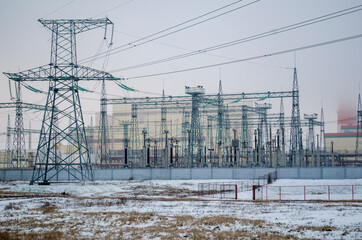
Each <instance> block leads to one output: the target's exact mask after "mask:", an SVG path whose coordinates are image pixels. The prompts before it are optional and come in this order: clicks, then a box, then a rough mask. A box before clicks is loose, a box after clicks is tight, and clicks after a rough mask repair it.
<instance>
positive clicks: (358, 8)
mask: <svg viewBox="0 0 362 240" xmlns="http://www.w3.org/2000/svg"><path fill="white" fill-rule="evenodd" d="M361 10H362V5H358V6H355V7H351V8H347V9H344V10H340V11H337V12H333V13H330V14H327V15H323V16H320V17H316V18H312V19H309V20H305V21H302V22H298V23H294V24H291V25H288V26H284V27H280V28H277V29H274V30H270V31H267V32H263V33H259V34H256V35H252V36H249V37H244V38H241V39H238V40H234V41H231V42H226V43H222V44H219V45H215V46H212V47H208V48H204V49H200V50H196V51H192V52H189V53H185V54H180V55H176V56H173V57H168V58H163V59H159V60H156V61H151V62H146V63H142V64H137V65H133V66H129V67H124V68H118V69H114V70H111V71H109V72H118V71H124V70H130V69H135V68H141V67H146V66H150V65H155V64H160V63H164V62H168V61H173V60H177V59H181V58H185V57H190V56H194V55H198V54H204V53H207V52H210V51H215V50H218V49H222V48H226V47H231V46H235V45H237V44H241V43H245V42H250V41H254V40H257V39H261V38H265V37H269V36H272V35H276V34H280V33H283V32H287V31H291V30H294V29H298V28H301V27H306V26H310V25H312V24H316V23H320V22H324V21H327V20H330V19H334V18H337V17H341V16H345V15H347V14H351V13H355V12H358V11H361Z"/></svg>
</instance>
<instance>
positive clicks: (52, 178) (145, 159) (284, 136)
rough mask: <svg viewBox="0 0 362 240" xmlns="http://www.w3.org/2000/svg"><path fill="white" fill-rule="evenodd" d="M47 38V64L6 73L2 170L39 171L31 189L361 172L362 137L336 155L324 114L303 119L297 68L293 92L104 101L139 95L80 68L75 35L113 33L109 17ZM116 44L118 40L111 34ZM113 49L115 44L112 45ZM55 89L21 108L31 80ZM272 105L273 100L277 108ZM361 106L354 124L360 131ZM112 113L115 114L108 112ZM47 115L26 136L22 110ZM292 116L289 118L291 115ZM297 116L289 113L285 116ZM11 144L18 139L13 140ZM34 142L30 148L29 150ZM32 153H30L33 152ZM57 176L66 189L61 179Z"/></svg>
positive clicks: (74, 24) (195, 92)
mask: <svg viewBox="0 0 362 240" xmlns="http://www.w3.org/2000/svg"><path fill="white" fill-rule="evenodd" d="M39 22H40V23H41V24H42V25H43V26H44V27H46V28H47V29H49V30H50V32H51V58H50V59H51V61H50V63H49V64H48V65H44V66H41V67H38V68H33V69H30V70H27V71H22V72H18V73H4V74H5V75H6V76H7V77H8V78H9V81H11V82H13V83H15V86H16V93H15V94H16V96H15V98H14V99H15V100H14V101H12V102H9V103H1V104H0V107H1V108H14V109H15V112H16V118H15V126H14V127H12V126H11V125H10V124H11V123H10V119H9V120H8V128H7V132H6V133H5V134H6V139H7V141H6V150H5V152H4V158H3V159H4V160H3V162H2V168H6V169H33V174H32V179H31V184H33V183H35V182H36V183H39V184H50V183H54V182H72V181H75V182H83V181H87V180H93V172H92V171H93V169H96V168H98V169H109V168H112V169H118V168H131V169H133V168H258V167H261V168H279V167H283V168H286V167H334V166H358V165H361V161H360V160H359V157H360V155H361V154H362V151H360V150H359V145H360V140H359V137H360V136H359V135H360V133H359V132H360V131H359V129H358V130H357V134H356V150H355V152H353V153H340V152H334V150H333V142H332V145H331V146H327V145H326V140H325V126H324V125H325V122H324V115H323V109H321V112H320V113H305V114H304V113H301V112H300V98H303V95H301V94H300V92H299V87H298V74H297V69H296V68H294V69H293V74H291V76H290V86H289V88H290V90H288V91H272V90H268V89H266V90H265V92H253V89H245V91H244V90H242V91H240V92H239V93H233V94H227V93H224V92H223V90H222V81H221V80H220V81H219V82H218V83H215V84H218V85H219V91H218V93H216V94H209V93H208V92H207V89H205V88H204V87H203V86H200V85H198V86H185V94H184V95H182V96H170V95H167V94H165V92H164V91H163V92H162V96H159V97H138V98H129V97H124V96H121V95H120V96H119V97H118V98H110V97H107V94H106V82H107V81H113V82H115V83H116V84H117V85H118V86H119V87H120V88H123V89H124V90H125V91H130V92H132V91H135V89H133V88H131V87H128V86H127V85H125V84H124V82H122V80H123V79H122V78H116V77H114V76H112V75H111V74H109V73H107V72H104V71H100V70H96V69H92V68H89V67H84V66H81V65H78V62H77V54H76V35H78V34H80V33H82V32H85V31H90V30H93V29H96V28H105V35H104V36H105V37H106V34H107V28H108V30H109V29H111V30H112V31H113V23H112V22H111V21H110V20H109V19H108V18H104V19H84V20H79V19H78V20H65V19H60V20H44V19H40V20H39ZM112 36H113V32H112ZM111 43H112V40H111ZM35 81H43V82H48V83H49V88H48V92H47V99H46V103H45V105H36V104H31V103H25V102H23V101H22V95H21V87H26V88H27V89H29V90H31V91H33V92H37V91H39V90H37V89H36V88H34V87H32V86H31V85H29V84H31V82H35ZM82 81H99V82H101V84H102V85H101V86H102V90H101V98H100V112H99V114H97V115H96V117H95V118H96V123H97V124H96V125H95V126H93V124H91V125H90V126H85V123H84V120H83V113H82V107H81V104H80V98H81V97H80V95H81V94H80V92H81V91H84V90H85V89H83V88H82V87H80V86H79V85H78V84H79V83H80V82H82ZM269 101H273V104H272V103H270V102H269ZM360 101H361V100H360V99H359V104H358V111H357V116H358V119H357V121H358V123H357V126H361V125H362V109H361V103H360ZM111 108H112V111H110V109H111ZM24 109H28V110H37V111H42V112H43V120H42V126H41V129H39V130H37V129H31V126H29V128H28V129H26V128H24V122H23V110H24ZM285 109H288V111H285ZM289 111H290V112H291V114H290V115H287V114H285V112H289ZM32 134H33V135H34V134H38V135H39V143H38V146H37V149H36V153H35V154H34V153H31V152H27V149H26V147H25V142H26V141H25V135H28V137H29V139H31V135H32ZM11 137H12V138H13V141H12V142H11ZM30 142H31V141H30V140H29V145H30ZM30 148H31V146H29V149H30ZM61 174H63V175H64V174H65V175H68V176H69V177H68V181H67V180H64V177H63V178H62V180H59V176H60V175H61Z"/></svg>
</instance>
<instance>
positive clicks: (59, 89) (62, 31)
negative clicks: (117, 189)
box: [4, 18, 118, 184]
mask: <svg viewBox="0 0 362 240" xmlns="http://www.w3.org/2000/svg"><path fill="white" fill-rule="evenodd" d="M38 21H39V22H40V23H41V24H43V25H44V27H46V28H48V29H49V30H50V31H51V32H52V38H51V57H50V64H49V65H46V66H41V67H38V68H34V69H30V70H26V71H23V72H19V73H4V74H5V75H6V76H7V77H9V78H10V79H11V80H14V81H48V82H49V90H48V97H47V100H46V107H45V111H44V117H43V121H42V127H41V132H40V137H39V144H38V147H37V153H36V157H35V165H34V170H33V175H32V179H31V181H30V184H33V183H34V182H38V183H39V184H50V183H52V182H64V181H65V182H83V181H86V180H93V172H92V166H91V161H90V156H89V149H88V144H87V139H86V134H85V126H84V121H83V114H82V108H81V103H80V98H79V92H78V90H79V87H78V82H79V81H82V80H118V79H116V78H114V77H113V76H112V75H111V74H109V73H106V72H104V71H99V70H95V69H92V68H89V67H83V66H79V65H78V63H77V53H76V35H77V34H79V33H82V32H86V31H89V30H92V29H96V28H101V27H104V28H105V29H107V25H113V23H112V22H111V21H110V20H109V19H108V18H104V19H74V20H72V19H59V20H44V19H39V20H38ZM56 121H58V122H59V124H58V125H57V124H55V123H56ZM60 144H62V145H71V146H72V152H71V153H69V154H68V155H64V156H57V150H56V149H57V147H56V146H59V145H60ZM60 173H65V175H64V174H63V175H60Z"/></svg>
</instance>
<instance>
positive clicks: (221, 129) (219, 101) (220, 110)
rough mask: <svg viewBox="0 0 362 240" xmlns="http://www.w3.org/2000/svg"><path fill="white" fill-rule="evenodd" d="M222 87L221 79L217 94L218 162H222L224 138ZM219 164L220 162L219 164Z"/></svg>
mask: <svg viewBox="0 0 362 240" xmlns="http://www.w3.org/2000/svg"><path fill="white" fill-rule="evenodd" d="M222 95H223V94H222V85H221V79H220V81H219V92H218V94H217V147H218V155H219V156H218V158H219V159H218V161H220V159H221V161H223V159H222V158H223V140H224V139H223V136H224V134H223V133H224V132H225V131H224V127H225V126H224V101H223V98H222ZM219 164H220V162H219Z"/></svg>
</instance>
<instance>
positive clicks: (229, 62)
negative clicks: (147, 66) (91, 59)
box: [126, 33, 362, 80]
mask: <svg viewBox="0 0 362 240" xmlns="http://www.w3.org/2000/svg"><path fill="white" fill-rule="evenodd" d="M361 37H362V33H361V34H357V35H353V36H349V37H344V38H339V39H335V40H330V41H325V42H320V43H316V44H311V45H307V46H303V47H297V48H291V49H288V50H283V51H279V52H273V53H268V54H264V55H259V56H254V57H248V58H243V59H238V60H234V61H228V62H222V63H216V64H211V65H205V66H199V67H193V68H186V69H180V70H175V71H169V72H162V73H153V74H147V75H140V76H134V77H128V78H126V79H127V80H130V79H138V78H146V77H154V76H161V75H169V74H175V73H181V72H189V71H195V70H199V69H205V68H212V67H217V66H222V65H229V64H233V63H239V62H245V61H249V60H255V59H260V58H266V57H272V56H277V55H282V54H286V53H290V52H297V51H302V50H306V49H310V48H316V47H321V46H324V45H330V44H334V43H338V42H344V41H349V40H353V39H357V38H361Z"/></svg>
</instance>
